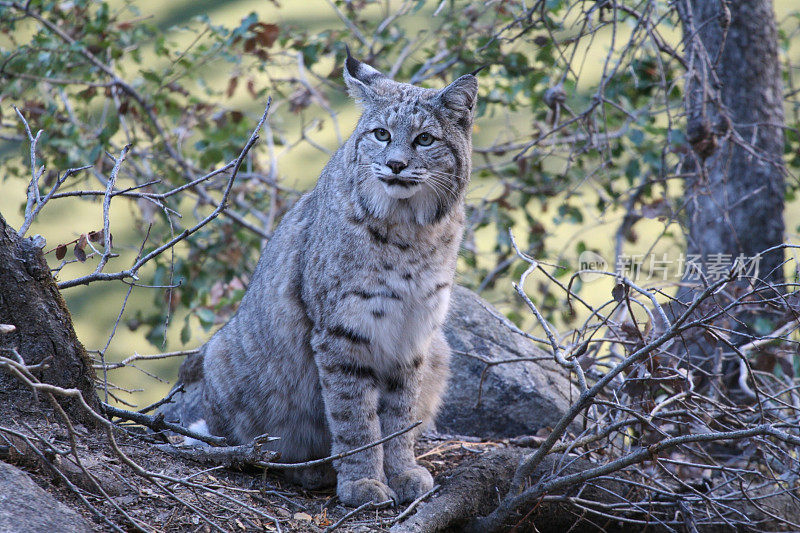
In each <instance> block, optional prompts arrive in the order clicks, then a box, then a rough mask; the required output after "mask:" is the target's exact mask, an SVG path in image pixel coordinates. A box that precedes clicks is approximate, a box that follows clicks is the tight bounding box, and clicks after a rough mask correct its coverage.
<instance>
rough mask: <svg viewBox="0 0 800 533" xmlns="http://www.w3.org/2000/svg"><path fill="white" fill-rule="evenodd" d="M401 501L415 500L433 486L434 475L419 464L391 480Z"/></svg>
mask: <svg viewBox="0 0 800 533" xmlns="http://www.w3.org/2000/svg"><path fill="white" fill-rule="evenodd" d="M389 486H390V487H392V488H393V489H394V491H395V492H396V493H397V498H398V499H399V500H400V503H407V502H410V501H414V500H416V499H417V498H419V497H420V496H422V495H423V494H425V493H426V492H428V491H429V490H431V489H432V488H433V476H431V474H430V472H428V471H427V470H426V469H425V468H424V467H421V466H419V465H417V466H414V467H411V468H409V469H408V470H406V471H404V472H401V473H399V474H397V475H396V476H394V477H393V478H392V479H390V480H389Z"/></svg>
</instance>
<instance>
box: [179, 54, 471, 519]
mask: <svg viewBox="0 0 800 533" xmlns="http://www.w3.org/2000/svg"><path fill="white" fill-rule="evenodd" d="M344 79H345V82H346V85H347V87H348V91H349V93H350V94H351V96H353V97H354V98H355V100H356V101H357V102H358V103H359V104H360V105H361V107H362V109H363V114H362V116H361V118H360V119H359V121H358V125H357V126H356V129H355V131H354V133H353V134H352V136H351V137H350V138H349V139H348V140H347V142H346V143H345V144H344V145H343V146H342V147H341V148H339V150H338V151H337V152H336V153H335V154H334V155H333V157H332V158H331V160H330V161H329V162H328V164H327V165H326V166H325V168H324V170H323V171H322V175H321V176H320V178H319V181H318V182H317V185H316V187H314V189H313V190H312V191H311V192H309V193H308V194H306V195H305V196H303V197H302V198H301V199H300V200H299V201H298V202H297V204H296V205H295V206H294V207H293V208H292V209H291V211H289V213H287V214H286V216H285V217H284V218H283V220H282V222H281V223H280V225H279V226H278V228H277V229H276V231H275V233H274V235H273V237H272V239H271V240H270V241H269V242H268V244H267V245H266V247H265V249H264V252H263V254H262V256H261V259H260V261H259V264H258V266H257V268H256V270H255V273H254V275H253V278H252V281H251V282H250V285H249V288H248V290H247V292H246V294H245V295H244V298H243V299H242V302H241V305H240V307H239V309H238V311H237V313H236V315H235V316H234V317H233V318H231V320H230V321H229V322H228V323H227V324H225V325H224V326H223V327H222V328H221V329H220V330H219V331H218V332H217V333H216V334H215V335H214V336H213V337H212V338H211V340H209V341H208V343H207V344H206V345H205V346H203V348H202V349H201V350H200V352H199V354H198V355H197V356H195V357H193V358H190V359H189V360H187V361H186V362H184V364H183V365H182V368H181V376H182V380H183V381H184V382H191V381H198V380H202V386H203V388H202V390H203V398H202V406H201V411H202V416H203V421H201V423H200V426H205V429H206V430H207V431H208V432H209V433H211V434H213V435H219V436H224V437H226V438H227V439H228V440H229V441H230V442H233V443H245V442H249V441H250V440H251V439H253V438H254V437H256V436H258V435H261V434H264V433H269V434H270V435H275V436H279V437H280V440H279V441H276V442H275V443H272V444H271V446H272V448H273V449H275V450H277V451H279V452H280V453H281V456H280V457H281V460H282V461H286V462H298V461H305V460H308V459H313V458H320V457H325V456H327V455H329V454H331V453H334V454H338V453H339V452H343V451H347V450H351V449H353V448H356V447H359V446H362V445H365V444H368V443H370V442H373V441H375V440H378V439H380V437H381V435H388V434H391V433H393V432H396V431H398V430H400V429H402V428H405V427H408V426H409V425H411V424H413V423H414V422H415V421H417V420H423V421H430V420H432V418H433V417H434V415H435V414H436V410H437V408H438V406H439V403H440V398H441V395H442V391H443V389H444V387H445V384H446V382H447V377H448V361H449V354H450V351H449V347H448V345H447V341H446V340H445V338H444V335H443V333H442V323H443V321H444V318H445V314H446V312H447V308H448V304H449V300H450V291H451V287H452V284H453V276H454V273H455V266H456V257H457V253H458V248H459V245H460V240H461V236H462V232H463V226H464V207H463V199H464V194H465V191H466V187H467V183H468V181H469V176H470V168H471V164H470V155H471V151H472V139H471V136H472V121H473V114H474V109H475V101H476V97H477V89H478V84H477V79H476V78H475V76H474V75H471V74H468V75H465V76H462V77H460V78H458V79H457V80H456V81H454V82H453V83H452V84H450V85H449V86H448V87H446V88H444V89H442V90H434V89H425V88H421V87H416V86H413V85H409V84H406V83H399V82H396V81H393V80H391V79H389V78H388V77H386V76H385V75H383V74H382V73H380V72H379V71H377V70H375V69H374V68H372V67H370V66H368V65H366V64H364V63H362V62H360V61H358V60H356V59H354V58H353V57H352V56H350V54H349V52H348V56H347V59H346V61H345V68H344ZM184 422H191V421H184ZM415 438H416V433H415V432H407V433H405V434H403V435H401V436H399V437H397V438H394V439H391V440H389V441H387V442H386V443H384V444H383V445H379V446H374V447H372V448H369V449H367V450H366V451H362V452H359V453H356V454H353V455H350V456H348V457H345V458H343V459H339V460H337V461H335V462H334V467H335V469H336V481H337V495H338V496H339V498H340V500H341V501H342V502H343V503H344V504H346V505H351V506H358V505H361V504H363V503H366V502H370V501H385V500H388V499H390V498H391V499H394V500H395V501H399V502H407V501H411V500H413V499H415V498H417V497H418V496H420V495H421V494H423V493H425V492H426V491H428V490H429V489H430V488H431V487H432V485H433V480H432V478H431V475H430V473H428V471H427V470H426V469H425V468H423V467H421V466H419V465H418V464H417V463H416V460H415V458H414V449H413V445H414V441H415ZM327 469H328V472H327V473H326V472H323V471H321V470H320V469H319V468H318V469H316V470H312V471H303V472H302V474H301V475H300V479H299V481H301V482H304V484H306V485H307V486H309V485H320V484H322V483H324V482H325V481H329V482H332V481H333V474H334V472H333V471H332V470H331V469H330V467H327Z"/></svg>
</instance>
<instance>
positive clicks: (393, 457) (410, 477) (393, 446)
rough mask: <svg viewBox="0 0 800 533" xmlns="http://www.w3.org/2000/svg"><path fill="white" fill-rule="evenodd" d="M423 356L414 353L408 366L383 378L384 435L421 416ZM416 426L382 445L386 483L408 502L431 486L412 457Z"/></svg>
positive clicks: (427, 474) (381, 410)
mask: <svg viewBox="0 0 800 533" xmlns="http://www.w3.org/2000/svg"><path fill="white" fill-rule="evenodd" d="M423 365H424V358H423V357H422V356H417V357H415V358H414V359H413V360H412V363H411V367H410V368H403V369H399V371H398V372H396V373H394V374H390V375H389V376H387V377H386V378H385V379H384V383H383V393H382V395H381V399H380V404H379V408H378V414H379V416H380V419H381V428H382V432H383V435H384V436H386V435H391V434H392V433H394V432H396V431H400V430H401V429H403V428H406V427H408V426H410V425H412V424H414V423H415V422H417V420H418V417H419V416H420V414H421V413H420V412H419V411H420V410H419V409H418V408H417V402H418V401H419V397H420V392H421V391H420V388H421V377H422V376H421V370H422V367H423ZM418 434H419V428H415V429H413V430H411V431H408V432H406V433H403V434H402V435H400V436H398V437H395V438H393V439H391V440H389V441H387V442H385V443H384V444H383V452H384V470H385V472H386V476H387V477H388V479H389V486H390V487H391V488H392V489H393V490H394V491H395V492H396V493H397V497H398V499H399V500H400V501H401V502H403V503H405V502H410V501H413V500H415V499H416V498H418V497H419V496H421V495H422V494H424V493H425V492H427V491H429V490H430V489H431V488H432V487H433V477H432V476H431V474H430V473H429V472H428V471H427V470H426V469H425V468H424V467H422V466H420V465H418V464H417V461H416V459H415V457H414V442H415V440H416V437H417V435H418Z"/></svg>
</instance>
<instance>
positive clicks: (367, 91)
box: [343, 46, 386, 103]
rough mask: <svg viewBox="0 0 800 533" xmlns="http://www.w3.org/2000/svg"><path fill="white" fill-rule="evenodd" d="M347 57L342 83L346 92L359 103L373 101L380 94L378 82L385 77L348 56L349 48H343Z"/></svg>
mask: <svg viewBox="0 0 800 533" xmlns="http://www.w3.org/2000/svg"><path fill="white" fill-rule="evenodd" d="M345 50H347V57H346V58H345V60H344V69H343V70H344V82H345V84H346V85H347V89H348V92H349V93H350V95H351V96H352V97H353V98H355V99H356V101H358V102H361V103H366V102H369V101H372V100H374V99H375V98H376V97H377V95H378V94H379V93H380V90H381V89H380V83H379V81H380V80H385V79H386V76H384V75H383V74H381V73H380V72H379V71H377V70H375V69H374V68H372V67H371V66H369V65H367V64H365V63H362V62H361V61H359V60H358V59H356V58H354V57H353V56H352V55H350V47H348V46H345Z"/></svg>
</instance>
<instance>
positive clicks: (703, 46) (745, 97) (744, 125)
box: [678, 0, 785, 284]
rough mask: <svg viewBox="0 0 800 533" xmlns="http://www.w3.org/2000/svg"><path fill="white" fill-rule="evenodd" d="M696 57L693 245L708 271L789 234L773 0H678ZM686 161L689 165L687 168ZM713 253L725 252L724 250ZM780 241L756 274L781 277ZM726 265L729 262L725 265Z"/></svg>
mask: <svg viewBox="0 0 800 533" xmlns="http://www.w3.org/2000/svg"><path fill="white" fill-rule="evenodd" d="M678 5H679V12H680V15H681V19H682V22H683V30H684V42H685V46H686V52H687V60H688V62H689V65H690V66H689V72H688V75H687V80H686V111H687V115H688V124H687V137H688V140H689V142H690V143H691V144H692V146H693V148H694V150H695V152H694V154H692V156H690V157H689V159H690V160H689V161H687V163H688V165H686V166H685V168H684V171H686V170H688V171H689V172H688V173H689V177H688V178H687V180H686V183H685V198H686V212H687V215H688V228H689V234H688V246H687V248H688V249H687V255H689V256H691V255H692V254H695V255H698V256H700V257H701V258H702V259H701V261H702V264H704V265H705V268H704V271H705V272H706V273H708V272H709V267H711V268H713V266H714V265H715V264H716V265H719V264H725V265H726V266H728V265H729V264H730V263H731V261H732V260H733V259H735V258H736V257H737V256H739V255H740V254H744V256H746V257H754V256H756V255H757V254H758V253H759V252H762V251H764V250H765V249H767V248H770V247H773V246H776V245H779V244H781V243H782V242H783V237H784V223H783V196H784V174H785V167H784V164H783V147H784V146H783V124H784V121H783V96H782V91H781V70H780V64H779V62H778V37H777V28H776V23H775V15H774V11H773V8H772V1H771V0H734V1H725V0H681V2H679V3H678ZM686 167H688V168H686ZM716 254H723V256H719V255H716ZM783 255H784V254H783V251H782V250H777V251H773V252H770V253H768V254H766V255H765V256H763V257H762V258H761V259H760V262H759V265H758V269H759V277H760V278H762V279H763V280H765V281H767V282H769V283H772V284H781V283H783V279H784V276H783V267H782V263H783ZM726 270H727V269H726Z"/></svg>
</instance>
